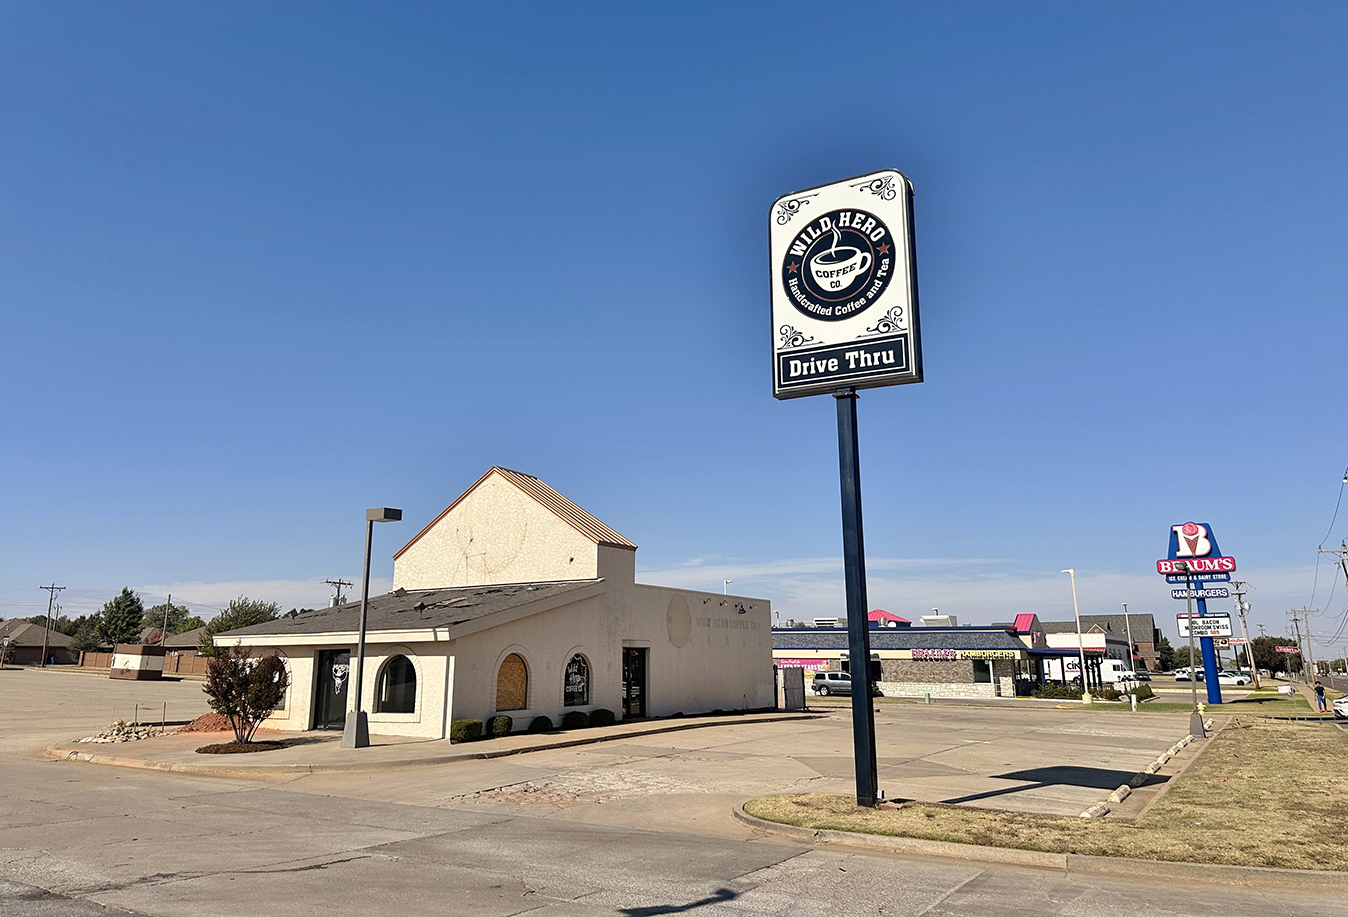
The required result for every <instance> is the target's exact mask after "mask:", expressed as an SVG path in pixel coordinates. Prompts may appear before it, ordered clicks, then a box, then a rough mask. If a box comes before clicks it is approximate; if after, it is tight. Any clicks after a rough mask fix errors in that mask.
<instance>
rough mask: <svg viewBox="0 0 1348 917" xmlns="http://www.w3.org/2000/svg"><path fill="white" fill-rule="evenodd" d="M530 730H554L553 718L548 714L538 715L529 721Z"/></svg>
mask: <svg viewBox="0 0 1348 917" xmlns="http://www.w3.org/2000/svg"><path fill="white" fill-rule="evenodd" d="M529 731H530V732H552V720H550V719H548V718H547V717H546V716H536V717H534V718H533V719H532V720H530V721H529Z"/></svg>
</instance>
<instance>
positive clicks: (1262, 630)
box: [1255, 624, 1268, 637]
mask: <svg viewBox="0 0 1348 917" xmlns="http://www.w3.org/2000/svg"><path fill="white" fill-rule="evenodd" d="M1255 627H1257V628H1259V636H1261V637H1267V636H1268V634H1266V633H1264V625H1263V624H1256V625H1255Z"/></svg>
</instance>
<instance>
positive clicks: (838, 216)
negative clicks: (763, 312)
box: [781, 210, 895, 321]
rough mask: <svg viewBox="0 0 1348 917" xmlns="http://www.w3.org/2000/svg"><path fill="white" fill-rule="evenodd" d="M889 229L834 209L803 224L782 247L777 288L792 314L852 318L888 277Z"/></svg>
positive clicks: (891, 267)
mask: <svg viewBox="0 0 1348 917" xmlns="http://www.w3.org/2000/svg"><path fill="white" fill-rule="evenodd" d="M894 258H895V253H894V242H893V237H892V236H891V234H890V232H889V227H888V226H886V225H885V224H884V222H883V221H882V220H880V218H879V217H877V216H875V215H874V214H872V213H868V212H866V211H864V210H834V211H832V212H831V213H826V214H824V215H823V216H821V217H820V218H819V219H817V220H814V221H813V222H811V223H809V224H808V225H806V226H805V227H804V228H802V229H801V231H800V233H799V234H798V235H797V236H796V238H795V239H793V240H792V242H791V244H790V246H788V247H787V252H786V257H785V258H784V259H783V261H782V267H781V271H782V284H783V286H784V287H785V289H786V295H787V298H788V299H790V300H791V304H792V305H794V306H795V307H796V309H797V310H799V311H800V312H803V313H804V314H806V315H808V316H810V317H811V318H815V319H820V320H822V321H840V320H842V319H846V318H854V317H855V316H857V315H860V314H861V313H862V312H864V311H866V309H867V308H869V307H870V305H871V304H872V303H874V302H875V300H876V299H878V298H879V297H880V295H881V294H883V293H884V291H885V288H886V287H887V286H888V285H889V281H890V278H891V277H893V276H894Z"/></svg>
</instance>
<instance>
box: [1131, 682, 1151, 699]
mask: <svg viewBox="0 0 1348 917" xmlns="http://www.w3.org/2000/svg"><path fill="white" fill-rule="evenodd" d="M1128 693H1129V694H1132V695H1134V696H1136V697H1137V699H1138V700H1146V699H1147V698H1149V697H1155V696H1156V692H1155V691H1153V690H1152V689H1151V685H1137V684H1135V685H1133V686H1132V687H1131V688H1129V689H1128Z"/></svg>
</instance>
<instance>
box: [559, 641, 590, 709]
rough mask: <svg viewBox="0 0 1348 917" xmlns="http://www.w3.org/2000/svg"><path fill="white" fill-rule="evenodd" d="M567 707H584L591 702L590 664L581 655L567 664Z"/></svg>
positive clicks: (565, 691)
mask: <svg viewBox="0 0 1348 917" xmlns="http://www.w3.org/2000/svg"><path fill="white" fill-rule="evenodd" d="M563 691H564V693H565V695H566V700H565V703H566V706H568V707H583V706H585V705H586V704H588V703H589V702H590V663H589V661H588V660H586V658H585V657H584V656H582V655H581V654H580V653H577V654H576V655H574V656H572V657H571V659H570V661H568V662H567V664H566V685H565V687H564V689H563Z"/></svg>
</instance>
